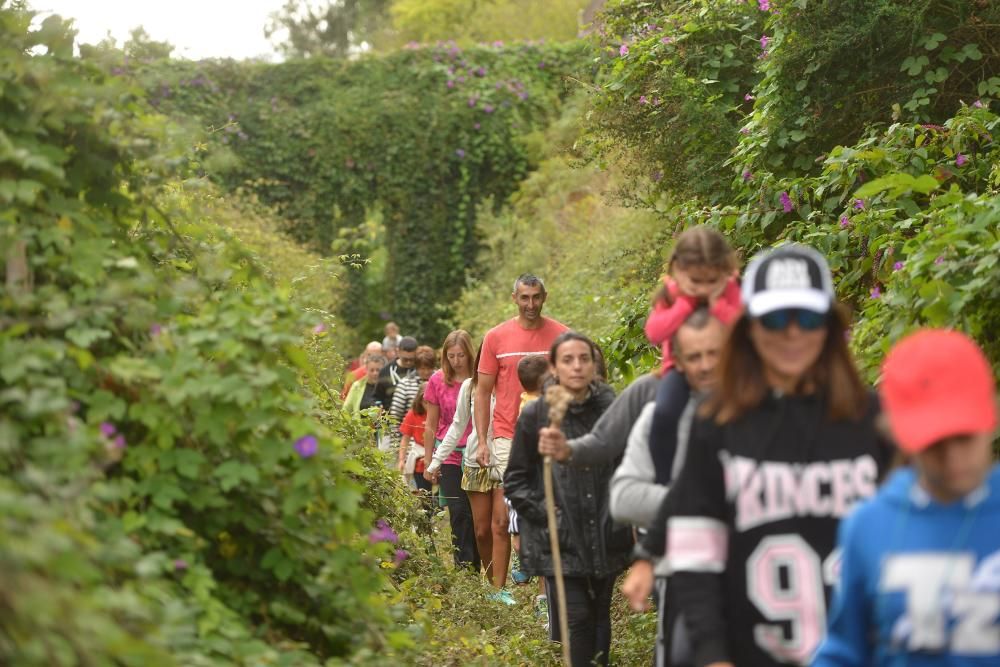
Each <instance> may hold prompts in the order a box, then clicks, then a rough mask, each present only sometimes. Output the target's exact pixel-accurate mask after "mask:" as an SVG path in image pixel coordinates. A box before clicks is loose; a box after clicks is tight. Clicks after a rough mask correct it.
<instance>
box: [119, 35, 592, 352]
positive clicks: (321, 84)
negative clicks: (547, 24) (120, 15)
mask: <svg viewBox="0 0 1000 667" xmlns="http://www.w3.org/2000/svg"><path fill="white" fill-rule="evenodd" d="M583 56H584V51H583V47H582V45H541V44H519V45H513V46H505V45H502V44H499V43H497V44H494V45H483V46H479V47H475V48H472V49H462V48H459V47H458V46H455V45H453V44H441V45H438V46H433V47H427V48H419V49H409V50H404V51H400V52H397V53H393V54H390V55H387V56H372V57H368V58H362V59H360V60H357V61H350V62H345V61H335V60H326V59H312V60H308V61H299V62H289V63H285V64H279V65H266V64H259V63H257V64H254V63H236V62H232V61H223V62H199V63H192V62H173V61H168V62H163V63H159V64H152V65H130V64H128V63H124V64H123V66H122V67H119V68H117V69H116V70H115V71H116V73H118V74H120V75H122V76H130V77H135V79H136V80H137V81H138V82H139V83H140V84H141V85H142V86H143V87H144V89H145V90H146V91H147V92H148V95H149V97H150V100H151V101H152V103H153V104H154V105H155V106H156V107H158V108H159V109H160V110H162V111H164V112H165V113H167V114H169V115H171V116H174V117H177V118H190V119H193V120H194V122H196V123H198V124H200V125H201V126H202V127H203V128H206V129H208V130H209V132H208V135H207V139H206V145H205V152H206V155H205V165H206V171H207V173H209V174H210V175H211V176H212V177H213V178H216V179H218V180H219V181H220V182H222V183H223V184H225V185H226V186H227V187H229V188H232V189H237V188H244V189H248V190H250V191H252V192H253V193H254V194H256V195H257V197H259V199H260V200H261V201H262V202H263V203H265V204H268V205H270V206H272V207H274V208H275V210H276V211H277V212H278V213H279V214H280V215H281V216H283V217H284V218H285V219H286V220H287V221H288V230H289V232H290V233H291V234H292V235H293V236H295V237H297V238H298V239H300V240H302V241H305V242H307V243H309V244H310V245H312V246H314V247H315V248H317V249H318V250H319V251H320V252H323V253H336V254H337V255H343V256H345V260H347V261H350V257H349V256H350V255H353V254H359V255H364V254H365V252H366V251H367V249H365V248H358V247H357V246H356V245H355V244H354V241H353V238H354V237H355V236H357V234H356V231H355V230H357V229H358V228H359V227H360V226H362V225H363V223H364V222H365V221H366V219H370V218H371V217H372V216H373V215H377V216H379V217H380V219H381V221H382V224H383V225H384V229H385V233H384V243H385V247H386V250H387V261H386V267H385V275H384V280H385V290H384V292H385V294H386V299H387V302H384V303H383V302H377V300H376V299H375V298H372V297H373V296H374V295H371V294H369V293H367V292H366V291H365V290H364V289H363V283H364V281H363V280H362V279H361V278H360V276H358V275H357V272H356V271H354V272H348V275H349V283H348V284H349V289H348V293H347V294H346V295H345V302H346V303H345V309H344V310H343V312H344V313H345V314H346V315H348V316H349V319H348V322H347V324H349V325H351V326H354V327H359V328H363V329H371V328H373V327H374V325H375V324H377V321H378V315H379V314H380V313H381V314H384V315H386V316H389V317H391V318H393V319H396V320H398V321H400V322H402V323H403V324H404V326H405V328H406V330H407V333H411V334H415V335H417V336H418V337H419V338H421V339H422V340H426V341H428V342H430V343H432V344H435V343H437V342H438V341H439V339H440V338H442V337H443V334H444V333H445V332H446V330H445V324H443V323H442V319H443V318H444V316H445V315H446V307H447V306H448V305H449V304H450V303H451V302H452V301H453V300H454V299H455V298H456V297H457V295H458V294H459V291H460V290H461V288H462V287H463V285H464V284H465V281H466V271H467V269H468V268H469V267H470V266H471V265H472V263H473V261H474V259H475V256H476V249H477V238H476V236H475V224H474V222H475V220H474V218H475V211H476V208H477V206H478V205H479V204H480V203H481V202H483V201H487V200H492V201H494V202H502V201H503V200H504V199H505V198H506V197H507V196H508V195H509V194H510V193H511V192H512V191H513V190H514V189H515V188H516V186H517V183H518V182H519V181H520V180H521V179H522V178H523V177H524V176H525V174H526V173H527V171H528V170H529V168H530V167H531V165H532V162H533V159H534V157H533V156H532V155H531V154H530V151H529V149H528V148H527V146H526V144H525V143H524V142H523V141H522V140H521V137H523V136H524V135H525V134H527V133H529V132H530V131H532V130H533V129H535V128H538V127H541V126H543V125H544V124H545V123H546V122H547V121H548V120H549V119H551V118H553V117H554V116H555V114H557V113H558V111H559V108H560V105H561V103H562V100H563V98H564V96H565V94H566V93H567V92H568V91H569V90H570V89H571V88H572V87H574V86H576V85H577V84H573V83H568V82H567V79H566V75H567V74H571V73H575V72H576V71H578V70H579V69H580V67H579V63H580V62H581V60H583ZM359 251H360V252H359ZM354 259H358V258H354ZM362 259H363V258H362ZM352 273H353V279H351V277H350V276H351V274H352ZM359 306H360V307H359Z"/></svg>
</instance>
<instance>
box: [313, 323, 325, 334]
mask: <svg viewBox="0 0 1000 667" xmlns="http://www.w3.org/2000/svg"><path fill="white" fill-rule="evenodd" d="M324 331H326V325H325V324H323V323H322V322H320V323H319V324H317V325H316V326H314V327H313V333H314V334H321V333H323V332H324Z"/></svg>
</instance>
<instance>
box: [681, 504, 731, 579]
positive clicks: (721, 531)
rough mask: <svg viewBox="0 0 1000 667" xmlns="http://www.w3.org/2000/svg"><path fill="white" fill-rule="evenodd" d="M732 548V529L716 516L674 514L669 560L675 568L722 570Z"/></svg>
mask: <svg viewBox="0 0 1000 667" xmlns="http://www.w3.org/2000/svg"><path fill="white" fill-rule="evenodd" d="M728 552H729V529H728V528H727V527H726V524H724V523H722V522H721V521H718V520H717V519H709V518H706V517H690V516H680V517H671V518H670V521H669V523H668V525H667V562H668V563H669V565H670V569H671V570H672V571H673V572H679V571H686V572H722V571H724V570H725V569H726V557H727V556H728Z"/></svg>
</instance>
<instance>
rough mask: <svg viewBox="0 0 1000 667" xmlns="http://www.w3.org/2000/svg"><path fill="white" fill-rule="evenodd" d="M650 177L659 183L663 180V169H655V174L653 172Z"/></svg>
mask: <svg viewBox="0 0 1000 667" xmlns="http://www.w3.org/2000/svg"><path fill="white" fill-rule="evenodd" d="M650 178H652V179H653V181H654V182H656V183H659V182H660V181H662V180H663V172H662V171H654V172H653V174H652V176H650Z"/></svg>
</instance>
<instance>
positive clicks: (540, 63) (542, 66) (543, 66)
mask: <svg viewBox="0 0 1000 667" xmlns="http://www.w3.org/2000/svg"><path fill="white" fill-rule="evenodd" d="M538 69H545V61H544V60H543V61H541V62H539V63H538Z"/></svg>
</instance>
